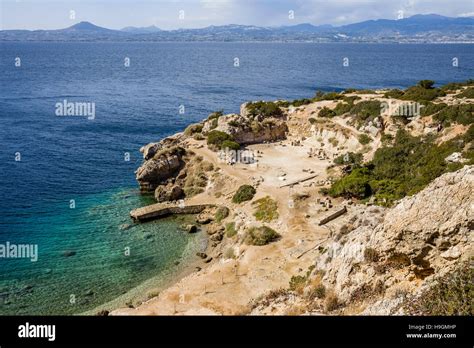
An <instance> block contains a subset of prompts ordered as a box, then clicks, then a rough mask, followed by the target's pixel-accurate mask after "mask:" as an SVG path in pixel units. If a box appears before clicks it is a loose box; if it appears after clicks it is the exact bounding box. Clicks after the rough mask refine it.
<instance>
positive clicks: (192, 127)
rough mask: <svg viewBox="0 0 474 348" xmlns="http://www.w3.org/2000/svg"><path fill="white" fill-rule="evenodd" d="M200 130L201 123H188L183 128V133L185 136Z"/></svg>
mask: <svg viewBox="0 0 474 348" xmlns="http://www.w3.org/2000/svg"><path fill="white" fill-rule="evenodd" d="M201 132H202V124H200V123H195V124H190V125H189V126H187V127H186V129H185V130H184V134H185V135H187V136H191V135H194V134H196V133H201Z"/></svg>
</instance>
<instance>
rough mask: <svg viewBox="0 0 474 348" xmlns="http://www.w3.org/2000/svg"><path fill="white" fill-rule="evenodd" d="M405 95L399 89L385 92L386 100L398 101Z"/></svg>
mask: <svg viewBox="0 0 474 348" xmlns="http://www.w3.org/2000/svg"><path fill="white" fill-rule="evenodd" d="M403 94H404V92H403V91H400V90H399V89H391V90H390V91H388V92H385V94H384V95H383V96H384V97H385V98H394V99H398V98H401V97H402V96H403Z"/></svg>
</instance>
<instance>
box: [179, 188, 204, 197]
mask: <svg viewBox="0 0 474 348" xmlns="http://www.w3.org/2000/svg"><path fill="white" fill-rule="evenodd" d="M183 191H184V194H185V195H186V197H192V196H195V195H198V194H200V193H203V192H204V189H202V188H201V187H194V186H189V187H184V189H183Z"/></svg>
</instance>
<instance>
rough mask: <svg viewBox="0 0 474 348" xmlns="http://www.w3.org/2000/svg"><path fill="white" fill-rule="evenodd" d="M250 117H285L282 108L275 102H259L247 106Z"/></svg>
mask: <svg viewBox="0 0 474 348" xmlns="http://www.w3.org/2000/svg"><path fill="white" fill-rule="evenodd" d="M247 111H248V113H249V115H250V116H253V117H255V116H263V117H279V116H282V115H283V112H282V111H281V109H280V107H279V106H278V105H277V104H275V103H273V102H265V101H258V102H253V103H248V104H247Z"/></svg>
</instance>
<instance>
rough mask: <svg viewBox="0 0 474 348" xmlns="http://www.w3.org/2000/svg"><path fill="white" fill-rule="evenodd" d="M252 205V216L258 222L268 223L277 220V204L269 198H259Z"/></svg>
mask: <svg viewBox="0 0 474 348" xmlns="http://www.w3.org/2000/svg"><path fill="white" fill-rule="evenodd" d="M252 204H253V205H255V212H254V213H253V215H254V216H255V218H256V219H257V220H258V221H263V222H270V221H272V220H275V219H277V218H278V204H277V202H276V201H275V200H273V199H271V198H270V197H269V196H266V197H263V198H260V199H258V200H256V201H255V202H253V203H252Z"/></svg>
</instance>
